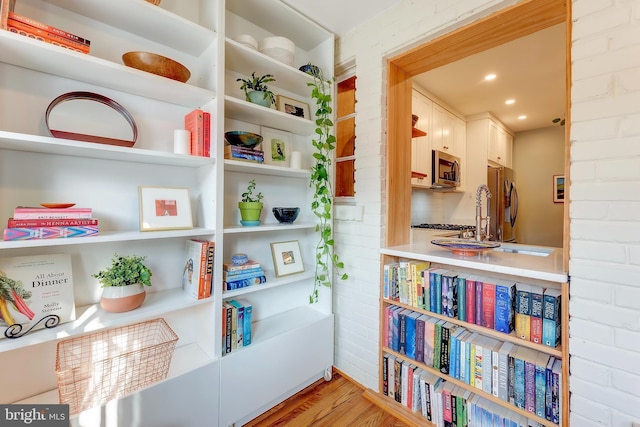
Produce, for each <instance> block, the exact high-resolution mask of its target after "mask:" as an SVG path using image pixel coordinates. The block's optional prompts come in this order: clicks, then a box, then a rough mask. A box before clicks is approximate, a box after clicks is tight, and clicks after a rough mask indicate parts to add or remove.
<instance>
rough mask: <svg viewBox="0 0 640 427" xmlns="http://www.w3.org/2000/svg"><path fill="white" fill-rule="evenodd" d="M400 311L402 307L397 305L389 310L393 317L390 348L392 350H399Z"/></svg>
mask: <svg viewBox="0 0 640 427" xmlns="http://www.w3.org/2000/svg"><path fill="white" fill-rule="evenodd" d="M400 311H402V308H400V307H397V309H394V310H393V311H392V312H391V315H392V319H393V320H392V323H391V331H392V333H391V350H393V351H399V350H400Z"/></svg>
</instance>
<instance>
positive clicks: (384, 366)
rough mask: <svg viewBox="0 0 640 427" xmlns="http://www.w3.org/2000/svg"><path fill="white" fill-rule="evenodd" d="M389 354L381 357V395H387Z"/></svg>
mask: <svg viewBox="0 0 640 427" xmlns="http://www.w3.org/2000/svg"><path fill="white" fill-rule="evenodd" d="M388 368H389V353H385V354H383V355H382V394H383V395H384V396H388V395H389V369H388Z"/></svg>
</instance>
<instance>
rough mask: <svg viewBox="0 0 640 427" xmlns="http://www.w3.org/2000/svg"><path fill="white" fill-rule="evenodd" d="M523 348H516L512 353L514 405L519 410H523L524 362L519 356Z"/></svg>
mask: <svg viewBox="0 0 640 427" xmlns="http://www.w3.org/2000/svg"><path fill="white" fill-rule="evenodd" d="M522 350H523V347H518V348H517V350H516V351H515V352H514V375H513V378H514V388H513V393H514V404H515V405H516V406H517V407H518V408H520V409H524V392H525V390H524V360H523V359H522V356H521V355H520V353H521V351H522Z"/></svg>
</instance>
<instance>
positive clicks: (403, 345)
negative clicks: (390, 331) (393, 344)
mask: <svg viewBox="0 0 640 427" xmlns="http://www.w3.org/2000/svg"><path fill="white" fill-rule="evenodd" d="M410 313H413V311H411V310H410V309H408V308H405V309H404V310H402V311H400V313H398V322H399V323H398V325H399V332H398V338H399V339H398V352H399V353H401V354H406V351H407V315H409V314H410Z"/></svg>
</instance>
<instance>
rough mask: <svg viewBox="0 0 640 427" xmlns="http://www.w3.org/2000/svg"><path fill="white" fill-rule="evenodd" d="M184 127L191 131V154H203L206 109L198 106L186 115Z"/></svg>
mask: <svg viewBox="0 0 640 427" xmlns="http://www.w3.org/2000/svg"><path fill="white" fill-rule="evenodd" d="M184 128H185V129H186V130H188V131H189V132H191V144H190V150H189V154H191V155H193V156H202V154H203V150H204V111H203V110H201V109H199V108H196V109H195V110H192V111H190V112H189V113H187V114H186V115H185V116H184Z"/></svg>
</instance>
